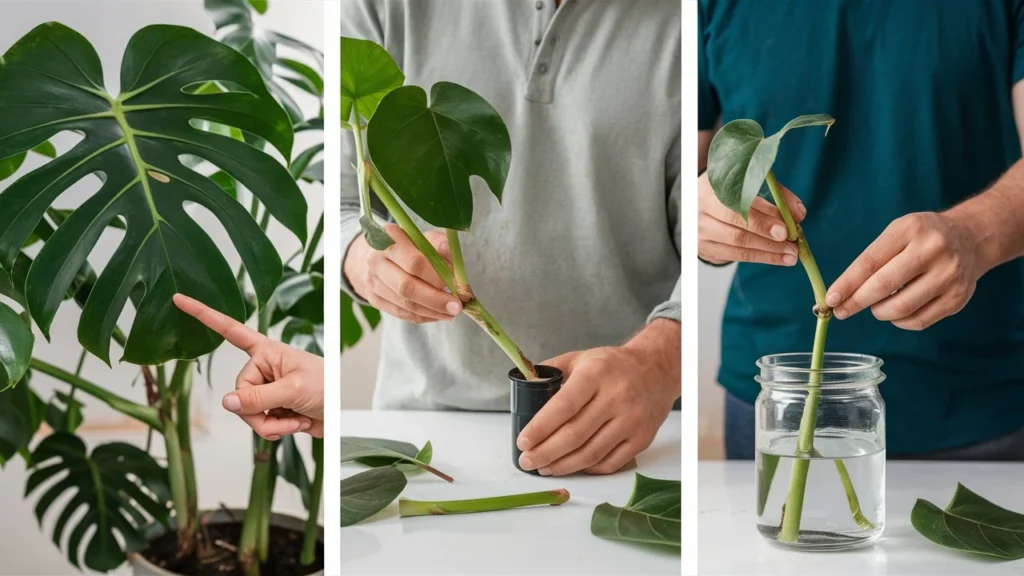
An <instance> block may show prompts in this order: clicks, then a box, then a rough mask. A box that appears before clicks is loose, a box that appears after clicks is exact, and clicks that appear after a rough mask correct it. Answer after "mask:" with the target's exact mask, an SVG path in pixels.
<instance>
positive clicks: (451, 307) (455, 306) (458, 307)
mask: <svg viewBox="0 0 1024 576" xmlns="http://www.w3.org/2000/svg"><path fill="white" fill-rule="evenodd" d="M445 308H446V309H447V310H448V313H449V314H451V315H452V316H454V315H456V314H458V313H459V312H462V304H459V303H458V302H449V303H448V305H447V306H445Z"/></svg>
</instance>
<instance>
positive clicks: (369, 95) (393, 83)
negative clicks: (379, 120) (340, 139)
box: [341, 36, 405, 121]
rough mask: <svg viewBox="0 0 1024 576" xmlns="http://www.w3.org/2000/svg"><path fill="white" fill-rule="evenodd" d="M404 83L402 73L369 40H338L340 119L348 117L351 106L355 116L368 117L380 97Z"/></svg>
mask: <svg viewBox="0 0 1024 576" xmlns="http://www.w3.org/2000/svg"><path fill="white" fill-rule="evenodd" d="M404 83H405V74H402V71H401V70H400V69H399V68H398V65H397V64H395V60H394V58H392V57H391V54H388V51H387V50H385V49H384V48H382V47H381V46H379V45H378V44H376V43H374V42H370V41H369V40H357V39H355V38H345V37H344V36H342V37H341V119H342V120H349V119H350V118H351V115H352V108H353V107H355V109H356V111H357V112H358V114H359V116H362V117H363V118H366V119H369V118H372V117H373V113H374V111H375V110H376V109H377V105H378V104H379V103H380V100H381V98H383V97H384V96H385V95H386V94H387V93H388V92H390V91H392V90H394V89H395V88H398V87H399V86H401V85H402V84H404ZM356 121H358V118H357V119H356Z"/></svg>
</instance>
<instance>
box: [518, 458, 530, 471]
mask: <svg viewBox="0 0 1024 576" xmlns="http://www.w3.org/2000/svg"><path fill="white" fill-rule="evenodd" d="M519 467H520V468H522V469H523V470H533V460H530V459H529V458H528V457H527V456H526V454H522V455H520V456H519Z"/></svg>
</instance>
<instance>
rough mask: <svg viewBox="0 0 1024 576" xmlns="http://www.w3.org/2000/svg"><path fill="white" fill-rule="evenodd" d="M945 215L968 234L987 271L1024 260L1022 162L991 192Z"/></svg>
mask: <svg viewBox="0 0 1024 576" xmlns="http://www.w3.org/2000/svg"><path fill="white" fill-rule="evenodd" d="M946 214H947V215H948V216H952V217H955V218H956V219H957V220H958V221H959V222H961V223H962V224H963V225H965V226H967V227H968V229H969V230H970V231H971V233H972V235H973V236H974V238H975V239H976V240H977V248H978V255H979V257H980V258H981V259H982V263H983V265H984V269H985V270H986V271H987V270H989V269H991V268H994V267H996V266H998V265H1000V264H1003V263H1004V262H1009V261H1010V260H1013V259H1014V258H1019V257H1020V256H1024V160H1018V161H1017V163H1015V164H1014V165H1013V166H1011V167H1010V169H1009V170H1007V171H1006V173H1005V174H1003V175H1002V177H1000V178H999V180H997V181H996V183H995V184H993V185H992V187H991V188H989V189H988V190H986V191H985V192H982V193H981V194H978V195H977V196H974V197H972V198H970V199H968V200H965V201H964V202H962V203H960V204H958V205H956V206H954V207H953V208H951V209H949V210H948V211H947V212H946Z"/></svg>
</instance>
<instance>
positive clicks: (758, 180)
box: [708, 114, 835, 219]
mask: <svg viewBox="0 0 1024 576" xmlns="http://www.w3.org/2000/svg"><path fill="white" fill-rule="evenodd" d="M833 123H835V118H833V117H831V116H829V115H828V114H811V115H807V116H800V117H797V118H794V119H793V120H790V121H789V122H788V123H786V125H785V126H783V127H782V129H781V130H779V131H778V132H776V133H775V134H772V135H771V136H769V137H768V138H765V137H764V131H763V130H762V129H761V125H760V124H758V123H757V122H754V121H753V120H733V121H732V122H729V123H728V124H726V125H725V126H722V128H721V130H719V131H718V132H717V133H716V134H715V137H714V139H712V140H711V147H710V148H709V149H708V181H709V182H710V183H711V188H712V189H713V190H714V191H715V196H717V197H718V200H719V202H721V203H722V204H725V205H726V206H727V207H728V208H730V209H731V210H732V211H734V212H736V213H738V214H740V215H741V216H743V218H744V219H746V218H747V214H748V213H749V212H750V206H751V205H752V204H753V203H754V198H756V197H757V195H758V193H759V192H760V191H761V185H762V184H764V180H765V178H767V177H768V171H769V170H771V169H772V165H773V164H774V163H775V157H776V155H777V154H778V153H779V143H780V142H781V141H782V137H783V136H785V135H786V132H789V131H790V130H793V129H795V128H804V127H807V126H824V127H825V133H826V134H828V129H829V127H831V126H832V124H833Z"/></svg>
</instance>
